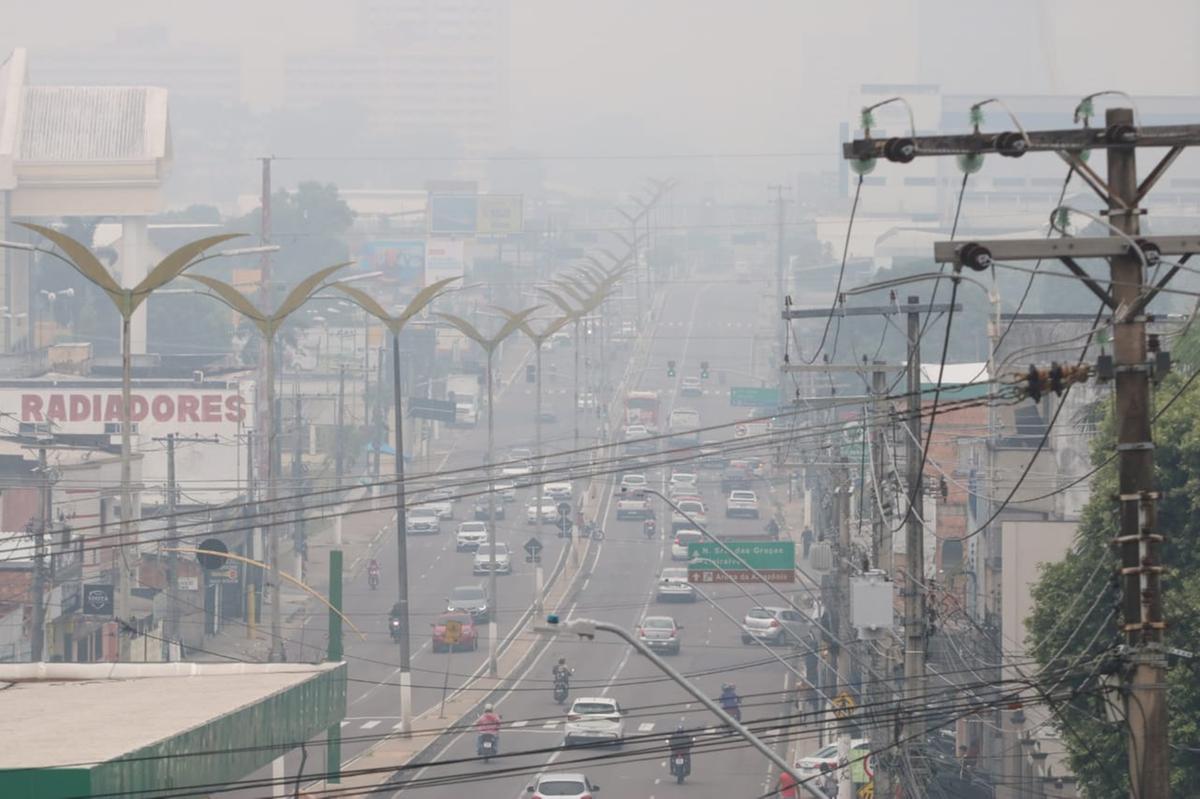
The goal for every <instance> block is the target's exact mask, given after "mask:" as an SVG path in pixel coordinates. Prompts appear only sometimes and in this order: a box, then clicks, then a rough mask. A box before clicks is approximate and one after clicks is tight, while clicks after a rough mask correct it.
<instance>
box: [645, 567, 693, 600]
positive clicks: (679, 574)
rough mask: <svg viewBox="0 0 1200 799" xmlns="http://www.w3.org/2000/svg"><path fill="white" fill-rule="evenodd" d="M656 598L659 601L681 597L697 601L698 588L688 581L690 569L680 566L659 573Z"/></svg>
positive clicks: (655, 592)
mask: <svg viewBox="0 0 1200 799" xmlns="http://www.w3.org/2000/svg"><path fill="white" fill-rule="evenodd" d="M654 598H655V599H657V600H658V601H659V602H664V601H666V600H668V599H681V600H683V601H684V602H695V601H696V589H694V588H692V584H691V583H690V582H688V570H687V569H680V568H675V567H672V568H669V569H663V570H662V573H661V574H659V575H658V585H657V586H656V587H655V589H654Z"/></svg>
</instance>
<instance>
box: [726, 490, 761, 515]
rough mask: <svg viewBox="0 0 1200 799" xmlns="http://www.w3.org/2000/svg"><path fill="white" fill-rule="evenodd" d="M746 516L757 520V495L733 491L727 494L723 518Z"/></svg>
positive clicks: (750, 492) (749, 492)
mask: <svg viewBox="0 0 1200 799" xmlns="http://www.w3.org/2000/svg"><path fill="white" fill-rule="evenodd" d="M733 516H748V517H750V518H751V519H757V518H758V495H757V494H755V493H754V492H753V491H742V490H735V491H730V492H729V498H728V499H726V500H725V517H726V518H731V517H733Z"/></svg>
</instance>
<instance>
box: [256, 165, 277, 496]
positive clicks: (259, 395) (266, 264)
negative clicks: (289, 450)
mask: <svg viewBox="0 0 1200 799" xmlns="http://www.w3.org/2000/svg"><path fill="white" fill-rule="evenodd" d="M259 160H260V161H261V162H262V187H261V192H262V193H261V195H260V197H259V203H260V205H261V207H262V211H261V214H260V217H259V231H258V243H259V246H261V247H270V246H271V161H272V158H271V156H266V157H264V158H260V159H259ZM258 268H259V272H260V274H259V283H258V305H259V307H260V308H270V307H271V253H270V252H269V251H266V250H264V251H263V254H262V255H261V256H259V267H258ZM270 356H271V353H270V348H268V347H263V348H262V351H261V352H260V353H259V364H258V366H259V371H258V377H259V381H258V382H259V385H258V388H257V389H255V392H254V395H255V398H256V400H255V402H256V404H257V405H258V411H259V412H258V413H256V414H255V416H254V418H256V419H265V418H267V414H268V413H270V412H271V411H272V410H273V409H272V408H270V407H269V406H268V405H267V404H266V403H267V397H268V396H269V395H268V393H267V392H266V391H264V390H263V383H265V382H266V381H267V379H268V377H269V376H270V374H271V370H270V368H269V365H268V362H267V359H268V358H269V357H270ZM268 439H269V435H263V437H262V440H261V441H260V442H259V446H261V447H262V450H261V451H260V452H259V456H260V457H259V461H260V462H261V463H262V467H261V468H262V469H263V470H264V473H265V470H266V469H267V468H268V465H269V464H270V458H271V453H270V451H269V447H270V442H269V440H268Z"/></svg>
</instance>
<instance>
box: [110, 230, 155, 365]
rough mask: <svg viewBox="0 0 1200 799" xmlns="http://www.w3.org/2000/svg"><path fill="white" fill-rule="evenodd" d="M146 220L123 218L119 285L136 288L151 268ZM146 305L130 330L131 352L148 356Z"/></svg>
mask: <svg viewBox="0 0 1200 799" xmlns="http://www.w3.org/2000/svg"><path fill="white" fill-rule="evenodd" d="M147 228H148V225H147V220H146V217H144V216H126V217H122V218H121V255H120V258H119V260H118V261H117V271H118V274H119V275H120V277H119V278H118V280H117V282H119V283H120V284H121V285H122V286H125V287H126V288H133V287H134V286H136V285H137V284H138V283H140V282H141V281H142V278H144V277H145V276H146V273H147V272H148V271H149V269H150V259H151V254H150V236H149V231H148V229H147ZM147 305H148V303H142V307H140V308H138V310H137V312H136V313H135V314H134V315H133V319H132V323H131V324H130V328H129V333H130V337H129V343H130V350H129V351H130V352H131V353H132V354H133V355H135V356H137V355H145V354H146V306H147Z"/></svg>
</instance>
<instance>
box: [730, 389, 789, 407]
mask: <svg viewBox="0 0 1200 799" xmlns="http://www.w3.org/2000/svg"><path fill="white" fill-rule="evenodd" d="M729 404H730V405H732V406H733V407H734V408H759V407H765V406H770V407H775V406H776V405H778V404H779V389H778V388H757V387H755V386H730V388H729Z"/></svg>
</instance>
